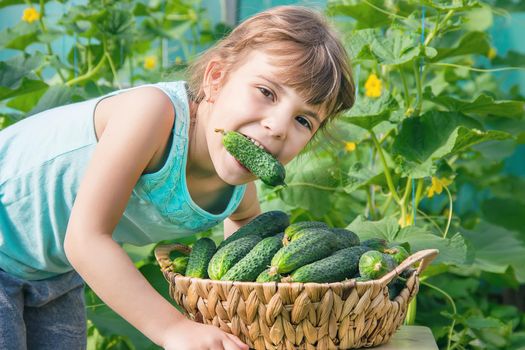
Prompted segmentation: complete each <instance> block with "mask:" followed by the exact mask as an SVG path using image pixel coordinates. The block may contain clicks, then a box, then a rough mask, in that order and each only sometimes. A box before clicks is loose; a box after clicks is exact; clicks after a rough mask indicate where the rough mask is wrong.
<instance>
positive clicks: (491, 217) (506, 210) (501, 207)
mask: <svg viewBox="0 0 525 350" xmlns="http://www.w3.org/2000/svg"><path fill="white" fill-rule="evenodd" d="M517 193H519V192H517ZM520 199H521V200H522V201H520ZM481 210H482V213H483V216H484V218H485V219H487V221H489V222H491V223H493V224H494V225H498V226H501V227H504V228H506V229H507V230H512V231H517V232H520V233H521V239H522V240H523V242H524V243H525V226H524V225H523V218H525V203H524V202H523V198H519V199H518V198H516V199H515V198H489V199H487V200H485V201H484V202H483V203H481Z"/></svg>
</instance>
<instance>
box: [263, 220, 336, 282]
mask: <svg viewBox="0 0 525 350" xmlns="http://www.w3.org/2000/svg"><path fill="white" fill-rule="evenodd" d="M311 230H315V232H313V233H311V234H305V235H302V236H301V237H299V238H297V239H295V240H293V241H291V242H290V244H288V245H287V246H284V247H282V248H281V249H279V251H278V252H277V253H275V256H274V257H273V259H272V262H271V265H272V266H271V270H270V274H276V273H279V274H284V273H287V272H291V271H293V270H295V269H297V268H299V267H301V266H303V265H306V264H309V263H311V262H314V261H316V260H320V259H323V258H325V257H327V256H328V255H330V254H332V252H334V251H336V250H338V249H339V248H341V247H340V246H339V244H338V241H337V237H336V235H335V234H334V233H333V232H331V231H330V230H325V229H311Z"/></svg>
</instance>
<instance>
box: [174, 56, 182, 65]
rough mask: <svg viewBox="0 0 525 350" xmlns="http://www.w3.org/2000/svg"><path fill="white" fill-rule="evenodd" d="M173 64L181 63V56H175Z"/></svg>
mask: <svg viewBox="0 0 525 350" xmlns="http://www.w3.org/2000/svg"><path fill="white" fill-rule="evenodd" d="M175 64H182V58H181V57H180V56H177V57H175Z"/></svg>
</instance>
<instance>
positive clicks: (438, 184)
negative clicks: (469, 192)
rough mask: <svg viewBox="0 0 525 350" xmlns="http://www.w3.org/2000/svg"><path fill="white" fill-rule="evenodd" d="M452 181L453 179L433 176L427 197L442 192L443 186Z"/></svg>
mask: <svg viewBox="0 0 525 350" xmlns="http://www.w3.org/2000/svg"><path fill="white" fill-rule="evenodd" d="M451 183H452V180H449V179H446V178H441V179H438V178H437V177H434V176H432V186H430V188H429V189H428V193H427V197H428V198H432V197H433V196H434V193H437V194H440V193H441V192H443V187H446V186H448V185H450V184H451Z"/></svg>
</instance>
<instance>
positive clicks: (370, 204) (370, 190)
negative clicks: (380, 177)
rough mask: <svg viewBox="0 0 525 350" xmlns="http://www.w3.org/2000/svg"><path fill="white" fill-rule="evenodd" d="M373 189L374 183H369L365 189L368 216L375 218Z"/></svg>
mask: <svg viewBox="0 0 525 350" xmlns="http://www.w3.org/2000/svg"><path fill="white" fill-rule="evenodd" d="M373 191H374V185H370V186H369V187H368V189H367V191H366V198H367V201H368V208H369V209H370V217H371V218H372V219H375V218H377V216H376V215H377V212H376V206H375V203H374V199H373V198H374V196H373Z"/></svg>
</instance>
